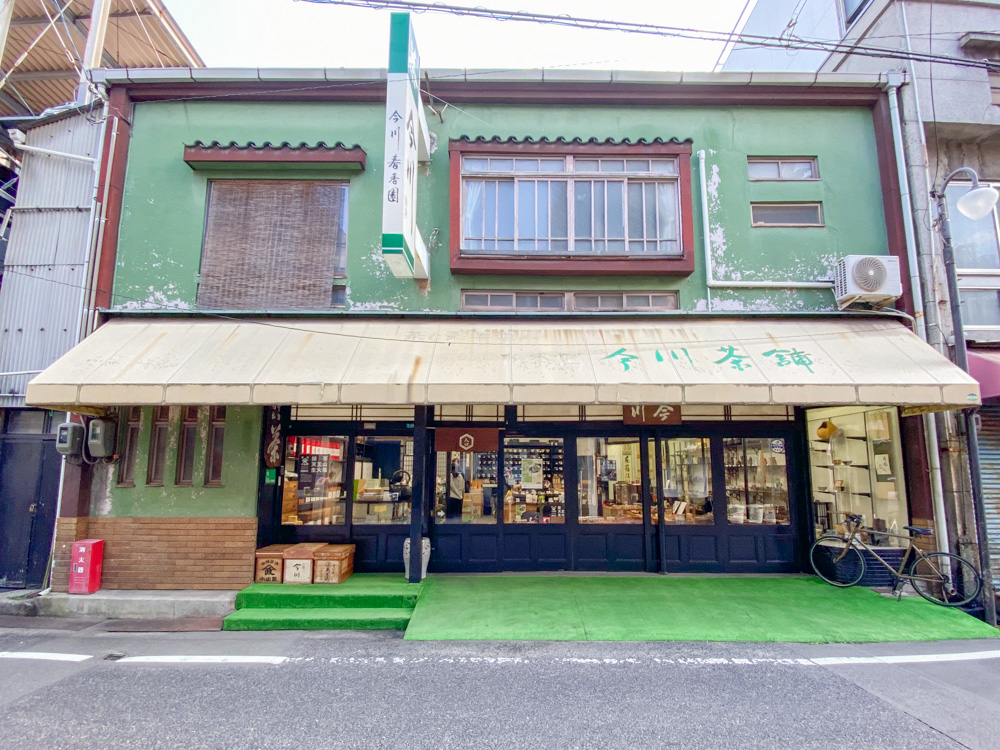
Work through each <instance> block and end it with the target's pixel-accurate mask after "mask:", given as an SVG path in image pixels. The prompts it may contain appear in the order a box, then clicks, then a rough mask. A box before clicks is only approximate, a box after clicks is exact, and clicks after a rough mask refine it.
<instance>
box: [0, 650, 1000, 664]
mask: <svg viewBox="0 0 1000 750" xmlns="http://www.w3.org/2000/svg"><path fill="white" fill-rule="evenodd" d="M93 658H94V657H93V656H91V655H89V654H60V653H51V652H46V651H0V659H38V660H45V661H67V662H81V661H86V660H87V659H93ZM982 659H1000V650H995V651H965V652H960V653H953V654H896V655H887V656H814V657H812V658H811V659H810V658H777V657H769V656H764V657H735V656H733V657H722V656H678V657H674V658H666V657H653V658H635V657H615V658H612V657H580V656H565V657H552V658H549V659H546V658H541V659H537V658H536V659H526V658H523V657H509V656H507V657H505V656H436V657H428V656H392V657H388V658H387V657H384V656H332V657H329V663H330V664H343V665H350V664H357V665H378V666H381V665H389V664H394V665H401V664H474V665H496V666H505V665H519V664H531V663H533V662H534V663H538V662H544V661H550V662H562V663H565V664H586V665H592V666H602V667H609V666H633V665H639V664H665V665H666V664H674V665H678V666H692V667H716V666H767V665H775V666H793V667H838V666H852V665H873V664H929V663H935V662H955V661H977V660H982ZM312 660H313V657H301V656H237V655H228V656H227V655H216V654H212V655H200V656H199V655H193V656H191V655H188V656H184V655H165V656H126V657H123V658H121V659H118V660H117V662H116V663H118V664H284V663H297V662H303V661H312Z"/></svg>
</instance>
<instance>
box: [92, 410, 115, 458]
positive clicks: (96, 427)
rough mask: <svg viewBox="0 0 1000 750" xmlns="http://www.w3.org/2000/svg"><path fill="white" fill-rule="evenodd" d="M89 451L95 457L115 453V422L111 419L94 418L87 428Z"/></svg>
mask: <svg viewBox="0 0 1000 750" xmlns="http://www.w3.org/2000/svg"><path fill="white" fill-rule="evenodd" d="M87 451H88V452H89V453H90V455H91V456H93V457H94V458H108V457H109V456H113V455H115V423H114V422H113V421H111V420H110V419H92V420H90V427H89V428H88V430H87Z"/></svg>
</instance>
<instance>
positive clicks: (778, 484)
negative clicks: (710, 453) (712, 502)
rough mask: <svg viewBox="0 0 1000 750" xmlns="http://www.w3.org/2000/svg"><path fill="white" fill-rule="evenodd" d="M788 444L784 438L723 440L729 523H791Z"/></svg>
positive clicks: (771, 524) (727, 517)
mask: <svg viewBox="0 0 1000 750" xmlns="http://www.w3.org/2000/svg"><path fill="white" fill-rule="evenodd" d="M785 447H786V446H785V441H784V440H781V439H771V438H725V439H724V440H723V464H724V466H725V469H726V519H727V520H728V521H729V523H735V524H766V525H770V526H775V525H778V526H784V525H788V524H789V523H790V517H789V512H788V464H787V462H786V453H785Z"/></svg>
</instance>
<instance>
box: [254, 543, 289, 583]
mask: <svg viewBox="0 0 1000 750" xmlns="http://www.w3.org/2000/svg"><path fill="white" fill-rule="evenodd" d="M291 546H292V545H290V544H271V545H268V546H267V547H261V548H260V549H259V550H257V551H256V552H255V553H254V556H255V557H256V559H257V564H256V566H255V568H254V570H255V575H254V581H255V582H257V583H281V578H282V574H283V572H284V562H285V560H284V554H285V550H286V549H288V548H289V547H291Z"/></svg>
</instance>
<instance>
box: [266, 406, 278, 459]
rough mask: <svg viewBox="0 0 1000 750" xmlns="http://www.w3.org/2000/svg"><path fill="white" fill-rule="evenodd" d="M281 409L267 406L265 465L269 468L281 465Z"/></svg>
mask: <svg viewBox="0 0 1000 750" xmlns="http://www.w3.org/2000/svg"><path fill="white" fill-rule="evenodd" d="M281 449H282V440H281V409H280V408H278V407H277V406H269V407H267V412H266V414H265V417H264V465H265V466H266V467H267V468H269V469H276V468H278V467H279V466H281V458H282V455H281V454H282V450H281Z"/></svg>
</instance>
